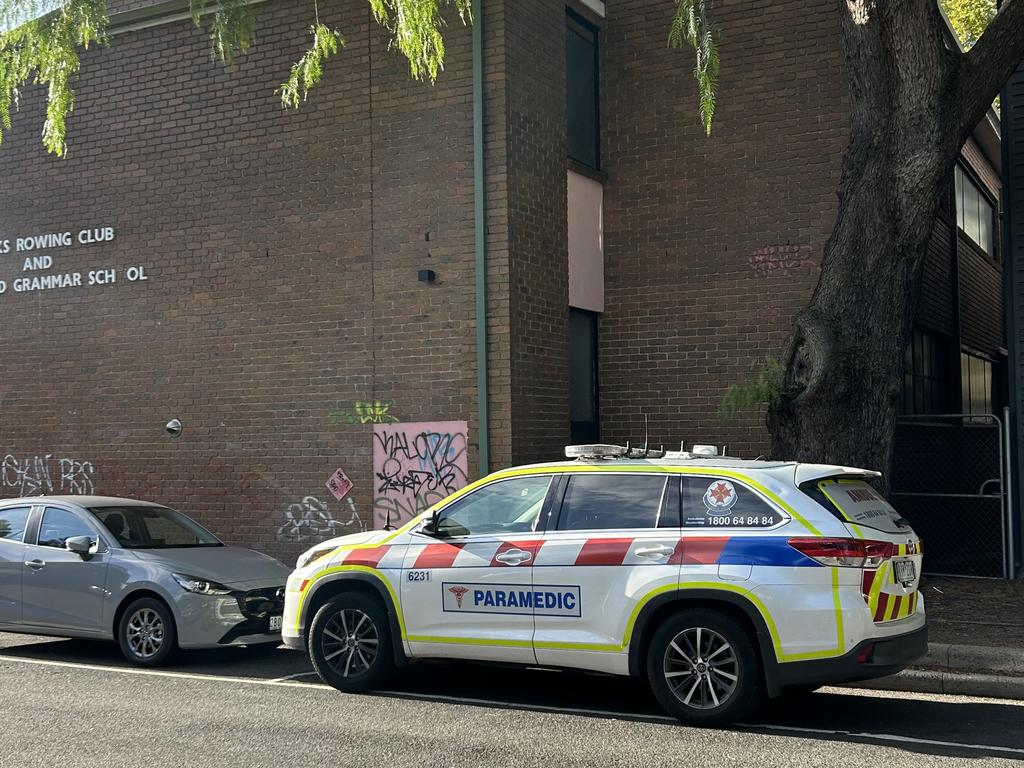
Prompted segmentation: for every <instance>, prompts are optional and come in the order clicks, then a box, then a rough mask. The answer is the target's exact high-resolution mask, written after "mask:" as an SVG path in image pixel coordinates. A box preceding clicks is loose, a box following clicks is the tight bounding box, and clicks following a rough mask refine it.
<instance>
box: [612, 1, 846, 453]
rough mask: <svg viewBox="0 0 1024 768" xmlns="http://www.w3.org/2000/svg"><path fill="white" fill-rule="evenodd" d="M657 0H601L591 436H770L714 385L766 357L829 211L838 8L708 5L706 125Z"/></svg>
mask: <svg viewBox="0 0 1024 768" xmlns="http://www.w3.org/2000/svg"><path fill="white" fill-rule="evenodd" d="M670 6H671V4H670V3H665V2H664V1H663V0H609V2H608V3H607V9H608V17H607V20H606V21H605V24H604V29H605V34H604V47H603V50H604V55H603V74H602V109H603V115H604V117H603V128H604V131H603V133H604V141H603V144H604V151H603V156H604V162H605V166H604V167H605V169H606V171H607V173H608V181H607V184H606V186H605V229H604V234H605V255H606V279H605V290H606V298H607V311H606V313H605V315H604V316H603V317H602V319H601V325H600V335H601V340H600V363H601V373H600V385H601V406H602V412H601V421H602V438H603V439H605V440H611V441H613V442H616V441H622V440H626V439H632V440H633V441H634V442H636V441H637V440H639V439H641V437H642V429H643V418H642V416H641V413H642V412H644V411H646V412H647V413H649V414H650V434H651V440H652V441H653V442H654V443H655V444H657V443H659V442H665V443H666V444H671V445H673V446H678V441H679V440H685V441H686V442H687V443H688V444H692V443H694V442H712V443H718V444H722V443H727V444H729V447H730V452H732V453H735V454H737V455H744V456H756V455H757V454H758V453H761V452H762V451H764V450H765V449H766V441H767V433H766V431H765V428H764V421H763V415H762V414H761V413H758V412H751V413H749V414H745V415H744V416H743V417H742V418H740V419H737V420H723V419H721V418H720V417H719V416H718V408H719V404H720V402H721V397H722V394H723V392H724V391H725V389H726V387H728V386H729V385H730V384H733V383H735V382H743V381H746V380H748V379H749V378H750V377H752V376H753V375H754V373H755V371H754V370H753V369H754V361H755V360H757V359H759V358H763V357H764V356H766V355H777V354H778V353H779V352H780V348H781V345H782V343H783V341H784V339H785V337H786V334H787V331H788V325H789V321H790V319H791V317H792V315H793V314H794V313H795V312H796V311H798V310H799V309H800V308H802V307H803V306H804V305H805V303H806V301H807V299H808V298H809V295H810V291H811V289H812V288H813V286H814V284H815V282H816V279H817V273H818V264H819V261H820V258H821V252H822V246H823V244H824V242H825V239H826V237H827V236H828V234H829V232H830V230H831V228H832V225H833V223H834V217H835V209H836V189H837V188H838V182H839V170H840V160H841V156H842V151H843V148H844V146H845V130H846V112H845V98H846V97H845V93H846V90H845V89H846V85H845V80H844V76H843V71H842V63H841V56H842V55H841V51H840V45H839V32H838V17H837V14H836V10H835V6H834V4H831V3H827V2H825V1H824V0H791V1H789V2H784V3H781V2H779V3H776V2H772V3H739V2H726V3H718V4H716V5H715V9H714V14H715V20H716V22H717V23H718V24H719V25H720V27H721V29H722V33H723V40H724V42H723V44H722V46H721V56H722V71H721V82H720V92H719V105H718V113H717V117H716V119H715V128H714V134H713V135H712V137H711V138H710V139H709V138H706V137H705V136H704V134H703V130H702V128H701V125H700V122H699V118H698V113H697V96H696V88H695V84H694V79H693V74H692V70H693V56H692V52H688V51H673V50H669V49H668V48H667V47H666V43H665V41H666V38H667V35H668V22H669V18H670V15H671V7H670Z"/></svg>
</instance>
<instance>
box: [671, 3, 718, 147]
mask: <svg viewBox="0 0 1024 768" xmlns="http://www.w3.org/2000/svg"><path fill="white" fill-rule="evenodd" d="M709 4H710V3H709V0H676V12H675V15H674V16H673V17H672V23H671V24H670V26H669V32H668V44H669V47H670V48H682V47H683V46H684V45H689V46H690V47H691V48H693V51H694V54H695V55H696V59H697V60H696V64H695V66H694V68H693V75H694V77H695V78H696V79H697V93H698V96H699V98H700V119H701V122H702V123H703V124H704V130H705V131H706V132H707V134H708V136H710V135H711V123H712V121H713V120H714V118H715V103H716V99H717V98H718V65H719V61H718V31H717V30H716V29H715V28H714V26H713V25H712V24H711V22H710V21H708V14H707V11H708V8H707V6H708V5H709Z"/></svg>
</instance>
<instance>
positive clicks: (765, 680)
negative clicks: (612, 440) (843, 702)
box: [284, 446, 927, 724]
mask: <svg viewBox="0 0 1024 768" xmlns="http://www.w3.org/2000/svg"><path fill="white" fill-rule="evenodd" d="M566 453H567V455H570V456H577V457H578V458H577V459H576V460H575V461H567V462H559V463H552V464H540V465H533V466H525V467H518V468H514V469H508V470H504V471H501V472H496V473H494V474H492V475H489V476H488V477H485V478H483V479H482V480H480V481H478V482H476V483H473V484H472V485H470V486H468V487H467V488H465V489H463V490H462V491H459V492H458V493H456V494H454V495H452V496H451V497H449V498H448V499H446V500H445V501H443V502H440V503H439V504H437V505H435V506H434V507H433V508H432V509H430V510H428V511H427V512H426V513H424V514H423V515H421V516H420V517H418V518H416V519H415V520H413V521H412V522H410V523H409V524H407V525H405V526H404V527H403V528H401V529H400V530H397V531H375V532H369V533H363V534H356V535H353V536H345V537H341V538H338V539H333V540H331V541H328V542H324V543H323V544H320V545H317V546H316V547H315V548H313V549H311V550H310V551H308V552H306V553H305V554H304V555H303V556H302V557H300V558H299V562H298V567H297V570H296V571H295V572H294V573H293V574H292V575H291V577H290V578H289V580H288V587H287V592H286V596H285V615H284V640H285V643H286V644H287V645H288V646H289V647H292V648H302V649H308V652H309V655H310V657H311V659H312V661H313V664H314V666H315V667H316V670H317V672H318V673H319V674H320V676H321V677H322V678H323V679H324V681H326V682H327V683H329V684H331V685H333V686H334V687H336V688H338V689H340V690H344V691H360V690H366V689H369V688H372V687H374V686H377V685H379V684H380V683H381V681H382V680H383V679H384V678H385V676H386V675H388V674H390V673H391V672H392V671H393V670H394V669H395V667H401V666H404V665H406V664H408V663H409V662H410V661H414V660H416V659H423V658H455V659H475V660H481V661H492V662H508V663H517V664H524V665H542V666H550V667H563V668H575V669H584V670H594V671H598V672H604V673H611V674H617V675H636V676H644V677H646V678H647V680H648V682H649V683H650V686H651V688H652V690H653V691H654V693H655V695H656V696H657V698H658V700H659V701H660V702H661V704H662V705H663V706H664V707H665V709H666V710H667V711H668V712H670V713H671V714H673V715H675V716H676V717H678V718H679V719H680V720H683V721H685V722H690V723H698V724H714V723H723V722H728V721H732V720H736V719H738V718H742V717H743V716H744V715H745V714H747V713H748V712H749V711H750V710H751V709H752V708H753V707H754V706H756V705H757V704H758V703H759V702H760V701H761V700H762V699H763V698H764V697H765V696H770V697H776V696H779V695H781V694H782V693H783V691H784V690H786V689H787V688H797V689H805V690H806V689H813V688H814V687H817V686H819V685H823V684H826V683H834V682H841V681H851V680H859V679H867V678H871V677H877V676H881V675H886V674H891V673H893V672H895V671H897V670H899V669H901V668H903V667H904V666H906V665H907V664H909V663H910V662H911V661H913V660H914V659H916V658H918V657H919V656H921V655H923V654H924V653H925V651H926V650H927V628H926V622H925V614H924V601H923V600H922V599H921V598H920V595H919V594H918V591H917V587H918V577H919V573H920V569H921V541H920V540H919V539H918V538H917V536H916V535H915V534H914V532H913V530H912V529H911V528H910V526H909V524H908V523H907V521H906V520H904V519H903V518H901V517H900V515H899V514H898V513H897V512H896V511H895V510H893V508H892V507H891V506H889V504H888V503H886V501H885V500H884V499H883V498H882V497H881V496H880V495H879V494H878V493H877V492H876V491H875V490H874V489H873V488H872V487H871V486H870V485H869V484H868V481H869V480H871V479H872V478H874V477H877V473H874V472H869V471H865V470H859V469H852V468H849V467H838V466H826V465H815V464H797V463H787V462H764V461H741V460H737V459H730V458H725V457H717V456H714V457H709V456H699V455H695V454H689V453H670V454H662V453H659V454H658V458H651V455H652V452H641V456H643V457H642V458H635V457H634V456H635V455H636V454H637V451H635V450H634V451H630V450H629V449H628V448H627V449H621V448H617V447H614V446H573V447H570V448H568V449H567V450H566Z"/></svg>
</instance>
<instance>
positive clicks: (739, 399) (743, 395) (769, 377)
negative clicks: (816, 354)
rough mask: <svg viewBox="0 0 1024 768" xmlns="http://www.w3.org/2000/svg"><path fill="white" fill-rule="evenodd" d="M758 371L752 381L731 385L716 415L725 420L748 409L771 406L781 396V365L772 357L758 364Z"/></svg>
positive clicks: (782, 371) (783, 371) (782, 372)
mask: <svg viewBox="0 0 1024 768" xmlns="http://www.w3.org/2000/svg"><path fill="white" fill-rule="evenodd" d="M756 364H759V365H760V366H761V368H760V370H759V371H758V372H757V375H756V376H755V377H754V379H753V380H751V381H748V382H747V383H745V384H733V385H732V386H731V387H729V389H727V390H726V392H725V394H724V395H723V396H722V402H721V404H720V405H719V406H718V413H719V414H720V415H721V416H724V417H726V418H735V417H736V415H737V414H738V413H739V412H740V411H742V410H746V409H749V408H755V407H758V406H761V405H771V404H772V403H774V402H775V401H776V400H778V398H779V395H780V394H782V377H783V374H784V373H785V370H784V369H783V367H782V363H780V362H779V361H778V360H776V359H775V358H773V357H766V358H764V359H763V360H761V361H759V362H758V363H756Z"/></svg>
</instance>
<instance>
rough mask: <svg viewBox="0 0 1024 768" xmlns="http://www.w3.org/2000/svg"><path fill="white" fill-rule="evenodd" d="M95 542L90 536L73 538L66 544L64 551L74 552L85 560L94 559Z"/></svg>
mask: <svg viewBox="0 0 1024 768" xmlns="http://www.w3.org/2000/svg"><path fill="white" fill-rule="evenodd" d="M92 546H93V541H92V539H91V538H89V537H88V536H71V537H69V538H68V539H67V540H66V541H65V542H64V549H66V550H67V551H68V552H74V553H75V554H76V555H78V556H79V557H81V558H82V559H83V560H88V559H89V558H91V557H92Z"/></svg>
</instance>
